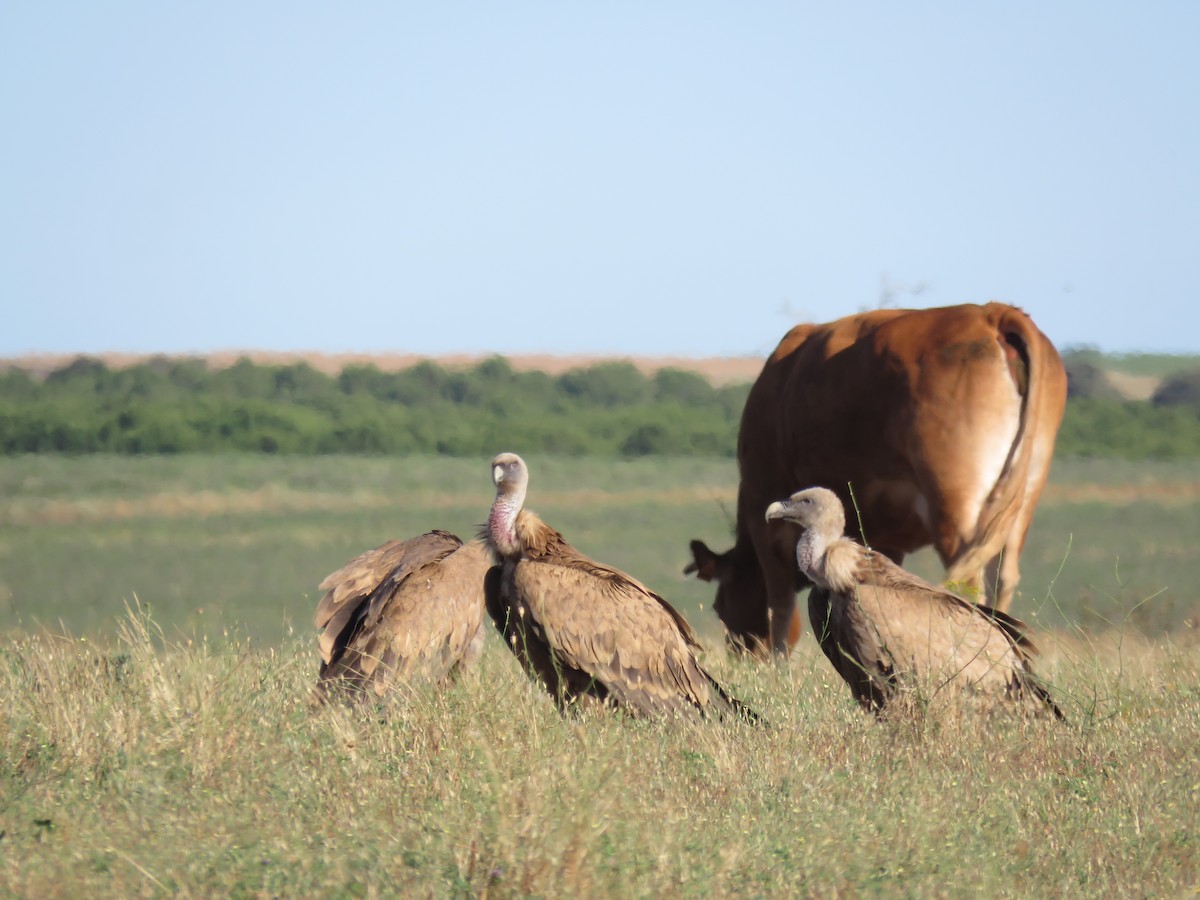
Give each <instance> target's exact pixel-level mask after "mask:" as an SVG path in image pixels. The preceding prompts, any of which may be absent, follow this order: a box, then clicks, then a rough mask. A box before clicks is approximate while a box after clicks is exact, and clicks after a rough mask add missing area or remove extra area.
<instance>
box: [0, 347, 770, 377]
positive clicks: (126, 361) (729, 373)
mask: <svg viewBox="0 0 1200 900" xmlns="http://www.w3.org/2000/svg"><path fill="white" fill-rule="evenodd" d="M80 356H88V357H89V358H91V359H97V360H99V361H100V362H102V363H104V364H105V365H106V366H108V367H109V368H111V369H120V368H124V367H127V366H133V365H137V364H139V363H144V362H148V361H150V360H153V359H170V360H174V359H199V360H203V361H204V362H205V363H207V364H208V366H209V368H212V369H221V368H225V367H226V366H231V365H233V364H234V363H235V362H237V361H238V360H239V359H242V358H243V357H245V358H247V359H249V360H250V361H251V362H254V363H257V364H260V365H291V364H294V363H299V362H306V363H308V364H309V365H310V366H312V367H313V368H314V369H317V370H319V371H321V372H325V373H326V374H329V375H336V374H337V373H338V372H340V371H342V369H344V368H345V367H346V366H349V365H374V366H376V367H377V368H379V369H381V370H382V371H384V372H394V371H398V370H400V369H407V368H409V367H411V366H414V365H416V364H417V363H419V362H422V361H424V360H430V361H432V362H435V363H437V364H438V365H440V366H443V367H445V368H451V369H453V368H467V367H470V366H473V365H476V364H478V363H480V362H482V361H483V360H485V359H487V358H488V356H487V355H484V354H478V355H472V354H465V353H460V354H452V355H448V356H422V355H419V354H415V353H323V352H320V351H303V350H297V351H264V350H222V351H217V352H213V353H178V354H162V353H158V354H154V353H94V354H79V353H35V354H29V355H26V356H17V357H10V358H8V359H0V370H3V369H7V368H10V367H16V368H20V369H24V370H25V371H27V372H30V373H32V374H34V375H36V376H39V377H45V376H46V375H48V374H49V373H50V372H53V371H55V370H56V369H61V368H62V367H63V366H67V365H70V364H71V362H73V361H74V360H76V359H78V358H79V357H80ZM505 359H507V360H508V362H509V364H510V365H511V366H512V367H513V368H514V369H517V370H519V371H541V372H546V373H548V374H550V375H560V374H562V373H563V372H566V371H568V370H570V369H576V368H581V367H586V366H592V365H595V364H597V363H602V362H615V361H627V362H631V363H633V364H634V365H635V366H637V367H638V369H640V370H641V371H642V372H645V373H646V374H652V373H654V372H656V371H658V370H659V369H663V368H674V369H685V370H687V371H690V372H698V373H699V374H701V375H703V376H704V377H706V378H707V379H708V380H709V381H711V382H712V383H713V384H715V385H725V384H736V383H738V382H750V381H753V380H754V379H755V378H756V377H758V373H759V371H760V370H761V369H762V366H763V359H762V358H761V357H757V356H728V357H725V356H711V357H683V356H628V357H627V356H554V355H552V354H517V355H514V356H507V355H506V356H505Z"/></svg>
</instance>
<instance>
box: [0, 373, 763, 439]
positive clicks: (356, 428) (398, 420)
mask: <svg viewBox="0 0 1200 900" xmlns="http://www.w3.org/2000/svg"><path fill="white" fill-rule="evenodd" d="M746 391H747V386H746V385H738V386H734V387H714V386H713V385H712V384H710V383H709V381H708V380H707V379H705V378H704V377H702V376H700V375H698V374H696V373H694V372H688V371H684V370H680V369H670V368H666V369H660V370H659V371H657V372H656V373H655V374H654V375H652V376H646V375H644V374H642V372H640V371H639V370H638V369H637V368H636V367H635V366H634V365H632V364H631V363H627V362H607V363H601V364H598V365H594V366H591V367H587V368H579V369H575V370H572V371H568V372H566V373H564V374H562V375H559V376H557V377H553V376H550V375H547V374H545V373H543V372H518V371H515V370H514V369H513V368H512V367H511V366H510V365H509V363H508V362H507V361H506V360H505V359H503V358H501V357H493V358H491V359H488V360H485V361H483V362H481V363H480V364H478V365H476V366H475V367H473V368H469V369H463V370H448V369H445V368H442V367H440V366H438V365H436V364H434V363H432V362H422V363H419V364H417V365H415V366H412V367H411V368H408V369H405V370H402V371H398V372H384V371H381V370H380V369H379V368H377V367H375V366H372V365H365V366H348V367H347V368H345V369H343V370H342V372H341V373H340V374H338V375H336V376H330V375H326V374H324V373H322V372H320V371H318V370H316V369H314V368H312V367H311V366H309V365H308V364H306V363H297V364H294V365H283V366H278V365H256V364H254V363H252V362H250V361H249V360H246V359H243V360H240V361H239V362H237V363H236V364H234V365H233V366H229V367H226V368H221V369H209V368H208V367H207V366H206V365H205V363H204V362H203V361H199V360H192V359H184V360H172V359H165V358H164V359H156V360H153V361H150V362H146V363H143V364H140V365H135V366H130V367H127V368H108V367H107V366H105V365H104V364H103V363H101V362H99V361H97V360H94V359H89V358H79V359H77V360H75V361H74V362H72V363H71V364H70V365H68V366H66V367H64V368H61V369H59V370H57V371H54V372H52V373H50V374H49V375H48V376H47V377H45V378H44V379H37V378H34V377H32V376H31V375H30V374H28V373H26V372H24V371H21V370H19V369H10V370H9V371H8V372H6V373H3V374H0V453H3V454H5V455H12V454H17V453H41V452H57V453H126V454H130V453H193V452H220V451H255V452H265V453H297V454H319V453H360V454H409V453H428V454H442V455H448V456H481V455H482V456H490V455H491V454H494V453H495V452H497V450H498V449H501V448H504V447H519V448H522V449H523V450H525V451H527V452H535V451H540V452H547V453H561V454H565V455H585V454H596V455H601V456H644V455H647V454H666V453H669V454H692V455H698V456H699V455H702V456H713V455H732V454H733V453H734V447H735V444H736V440H737V425H738V418H739V416H740V414H741V408H742V403H743V402H744V400H745V396H746Z"/></svg>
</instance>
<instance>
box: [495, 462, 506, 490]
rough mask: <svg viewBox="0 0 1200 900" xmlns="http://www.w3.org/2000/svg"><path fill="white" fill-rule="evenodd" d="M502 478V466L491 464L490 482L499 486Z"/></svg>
mask: <svg viewBox="0 0 1200 900" xmlns="http://www.w3.org/2000/svg"><path fill="white" fill-rule="evenodd" d="M503 480H504V466H492V484H494V485H496V487H500V482H501V481H503Z"/></svg>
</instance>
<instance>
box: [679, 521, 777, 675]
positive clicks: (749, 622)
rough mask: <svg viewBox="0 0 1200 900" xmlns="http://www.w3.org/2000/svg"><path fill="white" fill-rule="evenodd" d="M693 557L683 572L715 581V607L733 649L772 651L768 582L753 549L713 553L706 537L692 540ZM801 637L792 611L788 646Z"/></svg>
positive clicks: (736, 549)
mask: <svg viewBox="0 0 1200 900" xmlns="http://www.w3.org/2000/svg"><path fill="white" fill-rule="evenodd" d="M689 546H690V547H691V550H692V561H691V562H690V563H688V564H687V566H685V567H684V570H683V573H684V574H685V575H690V574H692V573H693V572H695V573H696V577H697V578H699V579H700V580H701V581H712V582H716V585H717V597H716V600H714V601H713V609H715V610H716V612H717V616H718V617H719V618H720V619H721V624H723V625H724V626H725V640H726V641H727V643H728V644H729V647H730V649H732V650H736V651H739V652H745V651H748V652H751V653H754V654H756V655H759V656H766V655H767V654H768V653H769V652H770V646H771V629H770V624H769V621H768V619H767V586H766V583H765V582H764V581H763V576H762V570H761V569H760V568H759V565H758V559H757V558H756V557H755V555H754V550H753V549H751V548H750V547H749V546H746V547H744V549H739V547H737V546H734V547H733V548H732V549H730V550H727V551H725V552H724V553H714V552H713V551H712V550H711V549H709V546H708V545H707V544H706V543H704V541H692V542H691V543H690V544H689ZM799 639H800V617H799V614H796V615H793V617H792V621H791V623H790V624H789V626H788V646H794V645H795V643H796V641H798V640H799Z"/></svg>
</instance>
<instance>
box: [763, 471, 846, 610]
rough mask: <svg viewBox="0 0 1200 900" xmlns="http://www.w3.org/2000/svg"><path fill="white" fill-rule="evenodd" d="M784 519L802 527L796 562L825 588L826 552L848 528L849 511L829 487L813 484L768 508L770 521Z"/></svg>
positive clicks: (801, 569) (797, 544) (805, 572)
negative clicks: (847, 511)
mask: <svg viewBox="0 0 1200 900" xmlns="http://www.w3.org/2000/svg"><path fill="white" fill-rule="evenodd" d="M774 519H783V520H784V521H785V522H792V523H794V524H796V525H798V526H800V528H801V529H802V531H801V533H800V540H799V541H798V542H797V543H796V564H797V566H798V567H799V569H800V571H801V572H803V573H804V574H805V575H806V576H807V577H808V578H809V579H810V580H811V581H813V582H815V583H816V584H818V585H820V586H822V587H828V585H827V584H826V582H825V551H826V549H828V547H829V545H830V544H832V543H833V542H834V541H836V540H838V539H839V538H841V537H842V536H843V534H845V531H846V511H845V510H844V509H843V508H842V501H841V500H840V499H839V498H838V495H837V494H835V493H834V492H833V491H831V490H829V489H828V488H823V487H812V488H805V489H804V490H802V491H797V492H796V493H794V494H792V496H790V497H788V498H787V499H786V500H776V501H775V502H774V503H772V504H771V505H770V506H768V507H767V521H768V522H771V521H772V520H774Z"/></svg>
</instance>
